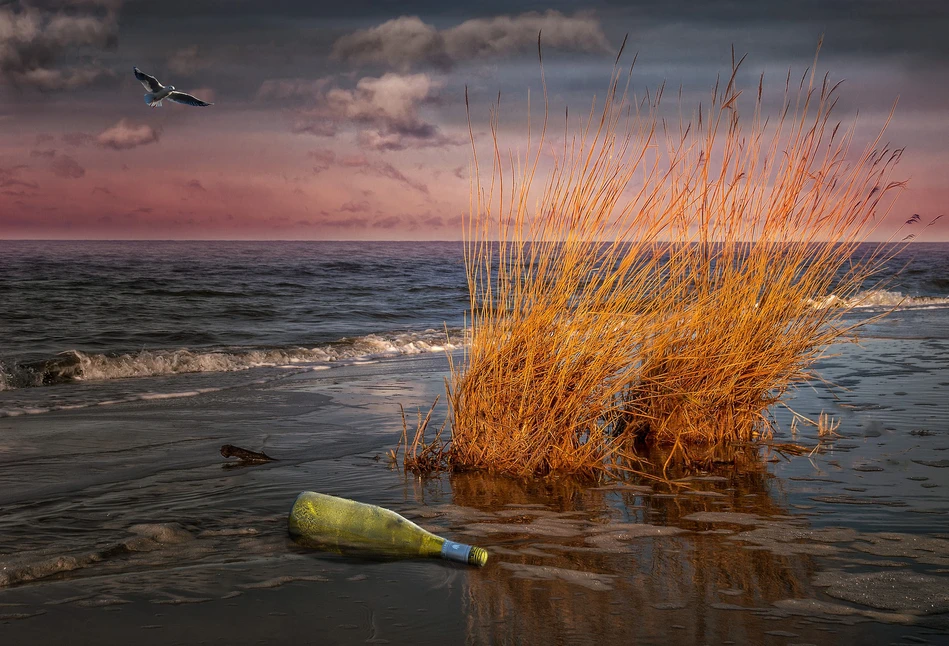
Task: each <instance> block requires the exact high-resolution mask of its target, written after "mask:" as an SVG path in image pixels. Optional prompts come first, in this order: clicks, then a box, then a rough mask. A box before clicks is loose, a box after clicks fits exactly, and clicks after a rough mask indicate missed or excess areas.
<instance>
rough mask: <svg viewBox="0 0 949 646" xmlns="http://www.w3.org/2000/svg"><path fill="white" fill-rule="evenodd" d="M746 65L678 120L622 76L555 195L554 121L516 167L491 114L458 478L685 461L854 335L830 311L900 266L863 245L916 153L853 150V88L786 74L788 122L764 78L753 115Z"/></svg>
mask: <svg viewBox="0 0 949 646" xmlns="http://www.w3.org/2000/svg"><path fill="white" fill-rule="evenodd" d="M740 64H741V62H740V61H739V62H737V63H736V62H735V61H734V60H733V70H732V74H731V76H730V78H729V79H728V81H727V83H725V85H724V88H722V87H721V86H719V85H716V87H715V89H714V90H713V93H712V97H711V103H710V106H708V107H703V106H699V107H698V108H697V110H696V112H695V114H694V115H693V117H692V118H691V119H690V120H686V119H685V118H682V117H680V118H679V120H678V122H677V123H671V124H670V123H668V122H667V121H666V120H664V119H663V118H661V117H660V103H661V100H662V89H661V88H660V89H659V90H658V91H657V92H655V93H652V94H647V97H646V98H645V99H643V100H641V101H630V100H629V99H628V98H627V94H626V91H625V89H624V88H622V87H621V81H623V79H624V76H625V78H626V81H625V83H626V87H627V88H628V83H629V81H628V78H629V77H628V76H626V75H624V74H623V73H621V72H619V71H617V70H616V69H614V73H613V75H612V78H611V82H610V86H609V91H608V93H607V96H606V100H605V103H604V105H603V108H602V110H601V111H600V112H599V113H595V112H593V111H591V113H590V115H589V117H588V118H586V119H584V120H581V122H580V124H579V126H578V127H576V128H571V127H570V125H569V119H568V120H566V121H565V125H564V131H563V142H562V145H561V144H559V143H558V146H557V148H559V149H557V148H555V149H553V150H552V151H551V154H552V157H553V162H552V166H551V168H550V171H549V174H548V175H547V179H546V181H545V182H544V184H543V187H542V188H535V186H534V179H535V174H536V173H537V170H538V166H539V164H540V161H541V157H542V155H543V154H545V153H546V152H547V150H546V149H545V145H547V144H548V142H547V137H548V121H547V119H546V117H545V120H544V123H543V126H542V128H541V133H540V138H539V141H537V142H536V145H533V146H532V145H531V143H530V141H529V142H528V153H527V154H526V156H525V157H523V158H520V157H517V156H515V155H513V154H511V155H510V156H508V157H505V155H504V154H503V153H502V149H501V145H500V143H499V141H498V114H497V112H496V111H495V112H494V114H493V116H492V119H491V133H492V135H493V163H492V172H491V174H490V179H489V180H488V181H484V180H483V179H482V177H481V172H480V171H481V168H480V166H479V160H478V157H477V151H476V153H475V159H474V175H475V177H474V187H473V194H472V202H471V215H470V217H469V219H468V221H467V224H466V231H465V242H466V244H465V263H466V267H467V274H468V284H469V291H470V297H471V315H470V320H469V322H468V326H467V333H468V336H469V339H468V340H469V346H468V349H467V351H466V354H465V356H464V359H463V361H462V362H460V363H453V365H452V366H451V379H450V383H449V385H448V397H449V403H450V422H451V433H452V434H451V446H450V449H448V450H447V452H443V453H442V455H443V457H445V458H447V460H448V462H449V463H450V466H451V468H454V469H472V468H476V469H488V470H492V471H500V472H507V473H512V474H518V475H533V474H545V473H550V472H565V473H579V474H589V473H595V472H598V471H601V470H604V469H610V468H614V467H617V466H620V467H623V468H626V466H624V465H627V466H628V464H629V462H628V458H629V456H630V455H631V454H632V451H631V448H630V447H632V445H633V443H634V442H637V441H643V440H649V441H653V442H656V443H660V444H664V445H667V446H671V452H670V453H669V457H668V460H672V459H673V457H674V456H675V455H676V453H677V450H679V449H681V448H682V447H684V446H687V445H694V444H716V443H723V442H747V441H749V440H752V439H754V438H756V437H759V436H760V435H761V434H766V433H767V431H768V428H769V425H768V422H769V417H768V409H769V407H771V406H772V405H773V404H775V403H777V402H779V401H781V399H782V397H783V396H784V395H785V393H787V391H788V389H789V388H791V387H793V386H794V385H795V384H799V383H802V382H805V381H807V380H808V379H811V378H813V377H814V375H812V374H811V373H810V372H809V369H810V368H811V366H812V364H813V363H814V362H815V360H816V359H817V358H818V357H819V356H820V355H821V353H822V352H823V351H824V349H825V348H826V347H827V346H828V345H829V344H830V343H832V342H833V341H834V340H835V339H837V338H839V337H840V336H841V335H842V334H844V333H847V332H849V331H850V330H851V329H852V328H853V327H854V325H853V324H851V325H849V326H846V325H843V324H842V317H843V315H844V314H845V313H847V312H848V311H849V308H848V307H823V308H821V307H815V306H814V303H815V302H823V301H824V299H826V297H827V296H828V295H829V294H831V293H834V294H836V295H837V296H838V297H840V298H841V299H844V302H847V301H846V299H849V298H850V297H851V296H853V295H854V294H855V293H856V292H857V291H858V290H859V289H861V287H862V286H863V285H864V283H865V281H867V280H868V279H870V278H871V277H872V276H873V274H874V272H875V271H877V270H878V269H879V267H880V266H881V264H882V262H883V261H884V260H885V259H886V257H885V255H886V249H887V247H879V248H877V250H876V251H873V252H871V253H869V254H867V255H865V256H864V257H857V255H856V254H857V251H858V245H859V244H860V243H861V242H863V241H864V240H866V237H867V236H868V235H869V233H870V232H872V231H873V229H874V227H875V225H876V223H877V222H878V221H879V219H880V215H881V213H883V212H885V211H886V210H887V208H888V206H889V205H890V203H891V198H892V197H893V195H894V193H895V192H897V191H898V190H899V189H900V188H901V186H902V185H901V183H899V182H895V181H891V180H890V179H889V176H890V173H891V171H892V168H893V166H894V164H895V163H896V162H897V161H898V160H899V157H900V153H901V151H900V150H892V149H890V148H888V147H887V146H881V145H880V140H879V138H878V139H877V140H876V141H874V142H872V143H871V144H870V145H869V146H867V147H866V148H865V149H864V150H863V151H857V150H855V148H854V145H853V136H854V129H853V126H851V127H850V128H849V129H847V128H841V127H840V124H838V123H836V122H834V121H832V120H831V113H832V109H833V106H834V103H835V102H836V91H837V86H833V87H831V86H830V85H829V84H828V82H827V80H826V77H825V79H824V80H823V82H822V83H821V82H815V77H814V76H813V74H811V75H809V76H807V75H806V76H805V77H804V78H803V79H802V80H801V83H800V85H799V86H798V87H797V88H796V89H795V88H794V87H793V86H792V83H791V79H790V75H789V76H788V79H787V81H786V85H785V97H784V101H783V103H782V107H781V109H780V111H779V113H778V114H777V115H776V116H775V117H774V118H770V119H769V118H766V117H765V115H764V114H763V108H762V106H763V102H762V83H761V82H759V85H758V88H757V90H758V92H757V98H756V99H754V100H753V101H752V103H753V109H752V111H751V114H750V119H749V118H747V117H745V118H743V117H741V116H740V112H739V104H740V103H741V104H742V105H744V103H743V102H740V100H739V96H740V95H741V91H740V90H739V89H738V87H737V84H736V76H737V72H738V69H739V65H740ZM631 69H632V68H631ZM630 71H631V70H630ZM762 80H763V79H762ZM545 102H546V95H545ZM681 109H682V107H681V105H680V112H681ZM545 113H546V111H545ZM528 130H530V125H528ZM890 249H892V248H890ZM443 449H444V447H443ZM623 456H625V457H623Z"/></svg>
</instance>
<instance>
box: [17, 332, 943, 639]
mask: <svg viewBox="0 0 949 646" xmlns="http://www.w3.org/2000/svg"><path fill="white" fill-rule="evenodd" d="M923 343H924V342H922V341H919V340H912V339H909V340H904V341H901V342H900V343H899V344H897V345H894V344H893V343H892V342H891V341H889V340H873V339H871V340H868V341H867V342H866V344H865V345H866V346H867V347H865V348H862V349H861V348H858V347H857V346H853V345H845V346H841V347H840V348H838V349H839V350H840V351H841V352H842V353H843V354H842V355H841V356H840V357H836V358H831V359H827V360H825V363H826V369H825V371H824V372H825V374H827V376H829V377H832V378H835V377H836V378H841V379H848V378H850V379H855V380H858V381H859V384H855V385H853V390H852V391H851V392H849V393H840V394H838V397H839V399H834V398H833V397H831V396H830V395H829V394H828V393H827V392H826V391H824V390H820V389H818V390H810V389H803V390H801V391H800V392H799V393H798V396H797V399H796V401H795V402H793V403H792V406H794V407H795V409H796V410H798V411H799V412H802V413H805V414H817V413H819V412H820V410H821V409H823V410H826V411H828V412H833V413H834V414H836V415H839V416H840V419H841V427H840V429H839V430H838V432H839V433H840V435H841V437H839V438H835V439H834V440H833V442H832V443H825V447H824V450H822V451H821V452H819V453H815V454H814V455H813V456H811V457H810V458H808V457H791V456H788V457H785V456H783V455H782V454H780V453H778V452H774V453H772V454H769V455H766V456H764V457H765V460H768V459H771V460H775V461H774V462H768V461H759V462H757V463H752V464H757V467H754V468H749V467H750V466H751V465H749V463H748V462H742V461H739V462H738V463H736V464H735V465H727V464H726V465H721V466H720V467H719V468H716V469H715V471H713V472H708V473H698V474H692V475H691V476H688V477H686V478H685V479H683V481H682V482H680V483H679V484H677V485H675V486H671V487H670V486H666V485H652V484H648V483H635V482H633V483H613V484H602V485H600V486H596V485H582V486H581V485H577V484H576V483H571V482H567V481H527V482H522V481H517V480H511V479H506V478H497V477H492V476H488V475H485V474H467V475H456V476H451V477H448V476H444V477H440V478H433V479H428V480H424V481H420V480H418V479H415V478H413V477H411V476H406V475H404V474H403V473H402V472H401V471H400V470H398V469H392V468H391V467H390V466H389V465H388V464H387V461H386V458H385V456H384V452H385V451H386V450H387V449H388V448H391V446H393V444H394V443H395V439H396V438H397V436H398V435H399V434H400V432H401V421H400V419H399V415H398V404H400V403H401V404H403V405H405V407H406V409H407V410H413V407H415V406H420V407H425V408H427V406H428V405H429V404H430V402H431V401H432V400H433V399H434V397H435V396H436V395H437V394H440V393H442V392H443V388H444V386H443V383H442V379H443V377H444V375H445V369H446V363H445V359H444V357H443V356H440V355H438V354H430V355H417V356H413V357H403V358H397V359H391V358H390V359H383V360H379V361H376V362H360V363H358V364H354V365H337V366H335V367H333V368H331V369H329V370H324V371H318V372H312V371H309V372H300V373H292V374H286V375H284V376H283V377H282V378H280V379H275V380H271V381H267V382H266V383H259V384H253V385H246V386H238V387H234V388H231V389H227V390H222V391H215V392H208V393H204V394H200V395H196V396H194V397H190V398H179V399H167V400H151V401H135V402H129V403H123V404H115V405H111V406H101V407H94V408H86V409H80V410H64V411H55V412H49V413H45V414H42V415H24V416H19V417H8V418H4V419H0V561H2V562H3V564H2V565H0V584H5V585H0V638H3V639H4V643H43V642H50V641H56V640H57V639H59V638H61V637H62V635H65V634H70V635H73V637H72V638H71V639H70V641H71V643H96V644H109V643H116V644H118V643H123V644H124V643H127V642H128V641H129V640H130V639H131V638H132V636H133V635H134V639H135V641H136V642H142V643H145V644H150V643H156V644H159V643H160V644H169V643H197V642H207V643H228V644H237V643H263V642H267V641H282V642H289V641H301V642H303V643H327V644H331V643H353V642H369V643H385V642H390V643H405V642H412V643H422V644H428V643H431V644H442V643H461V642H465V643H472V644H480V643H524V644H552V643H565V644H566V643H591V642H592V643H612V642H615V641H618V640H620V639H623V640H628V641H632V642H634V643H645V644H668V643H710V644H711V643H720V644H725V643H762V644H770V643H775V644H792V643H815V644H825V643H826V644H835V643H861V644H871V643H880V644H888V643H891V642H892V643H945V642H949V614H946V611H947V610H949V600H947V597H946V595H945V593H944V591H945V590H946V589H949V496H947V495H946V492H947V487H949V478H947V476H949V470H947V469H946V468H945V467H944V466H941V465H942V462H941V461H944V460H945V459H946V458H949V433H947V429H946V427H945V424H944V420H945V419H946V412H947V402H946V401H944V400H942V399H941V397H940V392H941V390H940V387H939V383H940V382H938V381H936V382H933V380H934V379H943V378H944V375H945V370H944V369H943V368H941V367H940V365H937V360H938V356H936V352H935V350H934V348H933V347H930V346H925V345H923ZM887 353H894V355H895V356H896V357H902V359H900V360H899V362H898V364H899V366H898V371H897V372H898V383H894V382H893V381H892V380H891V379H890V377H893V376H897V373H894V374H890V373H891V372H893V371H887V370H880V369H879V367H878V366H877V364H876V363H875V362H877V361H878V359H879V358H880V355H881V354H887ZM893 365H896V364H895V363H894V364H893ZM934 386H936V387H935V388H934ZM897 388H899V389H901V390H897ZM899 392H905V393H906V394H904V395H899V394H896V393H899ZM929 404H931V405H929ZM900 408H905V410H898V409H900ZM779 415H781V413H779ZM920 430H926V431H927V433H916V434H914V431H920ZM790 439H795V440H796V441H798V442H800V443H804V444H809V443H810V444H817V443H818V441H819V438H817V437H816V436H815V435H814V434H813V433H810V432H808V431H807V430H801V431H800V432H799V433H798V434H797V436H796V437H795V438H791V437H790V434H789V431H788V430H787V425H786V424H785V430H784V431H782V432H781V433H779V435H778V436H777V437H776V438H775V441H776V442H783V441H787V440H790ZM225 443H230V444H235V445H238V446H243V447H247V448H250V449H254V450H262V451H264V452H266V453H267V454H268V455H271V456H273V457H276V458H278V461H277V462H273V463H268V464H264V465H259V466H248V467H229V466H227V464H226V462H227V461H226V460H224V459H223V458H222V457H220V455H219V453H218V449H219V448H220V446H221V445H222V444H225ZM923 478H925V480H923ZM924 485H929V486H924ZM932 485H935V486H932ZM305 489H311V490H317V491H322V492H325V493H330V494H334V495H340V496H345V497H350V498H355V499H358V500H362V501H365V502H370V503H375V504H380V505H383V506H386V507H389V508H392V509H394V510H396V511H398V512H400V513H402V514H404V515H405V516H407V517H408V518H410V519H412V520H415V521H416V522H418V523H420V524H421V525H423V526H424V527H426V528H428V529H431V530H432V531H435V532H436V533H439V534H441V535H444V536H446V537H449V538H452V539H453V540H458V541H463V542H469V543H472V544H477V545H481V546H484V547H486V548H487V549H488V550H489V552H490V554H491V560H490V561H489V564H488V566H487V567H485V568H484V569H480V570H477V569H471V568H466V567H462V566H456V565H454V564H450V563H447V562H442V561H427V560H411V561H393V562H377V561H368V560H364V559H356V558H350V557H345V556H339V555H336V554H330V553H323V552H317V551H313V550H307V549H304V548H301V547H299V546H297V545H296V544H294V543H293V542H292V541H291V540H290V539H289V537H288V535H287V531H286V513H287V511H288V510H289V507H290V505H291V504H292V502H293V500H294V498H295V496H296V494H297V493H298V492H299V491H301V490H305ZM89 627H94V630H90V629H89ZM907 640H908V641H907ZM919 640H926V641H925V642H921V641H919Z"/></svg>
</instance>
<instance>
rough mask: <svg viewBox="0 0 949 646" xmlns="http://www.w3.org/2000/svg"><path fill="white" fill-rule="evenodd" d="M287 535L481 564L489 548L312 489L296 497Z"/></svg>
mask: <svg viewBox="0 0 949 646" xmlns="http://www.w3.org/2000/svg"><path fill="white" fill-rule="evenodd" d="M288 527H289V530H290V535H291V536H293V537H295V538H297V539H298V540H299V541H300V542H302V543H303V544H306V545H312V546H317V547H319V546H326V547H330V548H338V549H341V550H345V551H348V552H356V553H359V552H362V553H365V554H371V555H378V556H382V557H394V558H399V557H402V558H406V557H419V556H423V557H442V558H447V559H449V560H453V561H459V562H463V563H469V564H471V565H478V566H483V565H484V564H485V563H486V562H487V557H488V555H487V552H486V551H485V550H483V549H482V548H479V547H472V546H470V545H465V544H463V543H455V542H454V541H448V540H446V539H444V538H442V537H440V536H436V535H435V534H432V533H431V532H429V531H427V530H425V529H422V528H421V527H419V526H418V525H416V524H415V523H413V522H412V521H410V520H408V519H407V518H404V517H402V516H400V515H399V514H397V513H395V512H394V511H392V510H389V509H385V508H383V507H379V506H377V505H368V504H365V503H361V502H356V501H355V500H348V499H346V498H338V497H336V496H329V495H326V494H321V493H316V492H313V491H304V492H303V493H301V494H300V495H299V496H297V499H296V501H295V502H294V503H293V508H292V509H291V510H290V516H289V518H288Z"/></svg>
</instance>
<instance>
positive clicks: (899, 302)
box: [810, 289, 949, 309]
mask: <svg viewBox="0 0 949 646" xmlns="http://www.w3.org/2000/svg"><path fill="white" fill-rule="evenodd" d="M810 303H811V304H812V305H813V306H814V307H815V308H817V309H825V308H828V307H848V308H858V309H859V308H864V309H868V308H884V309H885V308H893V307H898V308H921V307H949V297H943V296H908V295H906V294H903V293H902V292H896V291H888V290H885V289H870V290H867V291H865V292H858V293H857V294H855V295H854V296H853V297H851V298H841V297H839V296H837V295H836V294H830V295H829V296H827V297H825V298H823V299H820V300H814V299H812V300H811V301H810Z"/></svg>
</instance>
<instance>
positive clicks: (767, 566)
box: [419, 452, 817, 644]
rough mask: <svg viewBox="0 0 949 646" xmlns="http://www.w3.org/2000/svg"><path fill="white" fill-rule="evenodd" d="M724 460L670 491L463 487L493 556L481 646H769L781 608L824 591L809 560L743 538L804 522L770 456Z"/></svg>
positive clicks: (483, 583) (479, 604)
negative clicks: (781, 491)
mask: <svg viewBox="0 0 949 646" xmlns="http://www.w3.org/2000/svg"><path fill="white" fill-rule="evenodd" d="M717 457H718V458H719V459H718V460H717V461H716V462H715V463H714V464H713V463H710V464H711V469H710V470H708V471H706V472H702V473H700V474H699V475H695V473H694V472H693V473H692V475H690V476H686V475H685V473H672V472H670V473H669V474H668V475H670V476H672V477H673V478H674V479H675V482H674V483H671V484H663V483H657V482H655V481H654V480H651V479H648V478H641V477H640V478H636V477H632V478H630V479H629V481H628V482H623V483H616V484H611V485H606V486H599V487H597V486H592V487H591V486H584V485H583V484H581V483H577V482H573V481H544V482H538V481H519V480H512V479H506V478H499V477H494V476H491V475H488V474H480V473H473V474H459V475H455V476H453V477H452V478H451V479H450V485H451V492H452V497H453V500H454V503H455V505H457V506H458V508H461V509H465V510H468V511H466V512H463V513H459V515H458V516H457V517H456V518H454V519H453V524H454V529H456V530H457V531H459V532H461V534H462V535H463V536H468V537H471V540H472V541H473V542H474V541H478V542H480V544H483V545H485V546H486V547H487V548H488V549H489V550H490V551H491V552H492V555H493V556H494V557H495V558H494V559H493V563H492V564H491V565H489V566H488V568H487V569H486V570H485V572H484V573H483V575H480V574H479V575H473V576H471V577H469V588H468V597H467V604H468V618H467V621H468V626H467V630H468V635H467V638H468V641H469V643H510V642H511V641H515V642H516V641H523V642H525V643H551V644H553V643H574V642H577V643H579V642H585V643H591V642H592V643H606V642H608V641H611V640H614V639H615V638H616V637H617V636H619V635H622V636H624V637H628V638H632V639H633V640H634V641H635V642H637V643H640V642H645V643H650V642H657V643H669V641H670V639H672V640H674V641H676V642H679V641H681V642H683V643H705V642H708V643H714V642H719V643H720V642H722V641H728V640H731V641H735V642H738V643H762V642H763V641H764V639H765V637H764V636H765V634H766V633H767V632H768V631H774V630H775V619H776V618H777V617H776V616H775V615H774V608H773V606H772V604H773V603H775V602H777V601H779V600H782V599H788V598H799V597H813V596H815V595H816V594H817V591H816V590H815V589H814V588H813V586H812V585H811V584H810V581H811V579H812V576H813V575H814V573H815V572H816V570H817V568H816V566H815V563H814V559H813V557H812V556H810V555H808V554H800V553H788V554H777V553H775V551H774V550H770V549H768V548H767V547H762V546H760V545H759V546H755V545H752V546H750V547H751V549H749V546H742V545H741V544H740V543H739V542H736V541H734V540H731V538H732V537H734V536H735V535H736V533H738V532H741V531H742V530H748V529H751V526H762V525H765V526H766V525H767V523H768V522H769V521H768V520H767V519H769V518H773V519H776V520H777V521H780V522H783V523H788V522H791V523H792V524H797V523H800V522H801V521H795V520H793V519H789V518H788V516H787V515H786V514H787V509H786V508H785V507H784V506H783V505H782V504H781V502H780V497H779V495H777V494H776V493H775V492H774V491H773V479H772V478H771V477H770V476H769V475H768V473H767V469H766V468H765V465H764V463H763V462H762V461H761V460H760V459H759V458H757V457H756V456H754V455H752V454H748V453H744V454H742V453H741V452H738V453H737V454H736V453H733V454H732V455H729V456H725V455H720V456H717ZM659 464H661V462H659ZM419 493H420V494H421V495H425V492H424V491H420V492H419ZM792 552H793V550H792ZM808 630H809V631H810V632H813V631H814V630H816V629H814V628H813V627H811V628H809V629H808ZM796 632H797V629H796ZM798 634H799V633H798ZM512 636H523V637H522V638H516V639H512Z"/></svg>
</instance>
